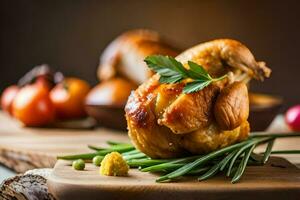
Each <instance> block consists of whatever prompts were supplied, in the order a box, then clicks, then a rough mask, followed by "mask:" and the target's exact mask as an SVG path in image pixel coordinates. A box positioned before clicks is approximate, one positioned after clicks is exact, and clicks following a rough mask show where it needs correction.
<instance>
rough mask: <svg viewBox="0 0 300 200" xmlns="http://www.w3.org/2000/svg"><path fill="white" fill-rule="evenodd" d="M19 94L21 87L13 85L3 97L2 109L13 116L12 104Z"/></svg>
mask: <svg viewBox="0 0 300 200" xmlns="http://www.w3.org/2000/svg"><path fill="white" fill-rule="evenodd" d="M18 92H19V87H18V86H16V85H11V86H9V87H7V88H6V89H5V90H4V91H3V93H2V95H1V107H2V109H3V110H4V111H5V112H7V113H9V114H10V115H12V103H13V100H14V99H15V97H16V95H17V93H18Z"/></svg>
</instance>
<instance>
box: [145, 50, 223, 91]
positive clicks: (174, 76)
mask: <svg viewBox="0 0 300 200" xmlns="http://www.w3.org/2000/svg"><path fill="white" fill-rule="evenodd" d="M145 62H146V64H147V65H148V67H149V68H150V69H151V70H153V71H155V72H156V73H158V74H159V75H160V79H159V81H160V82H161V83H166V84H173V83H179V82H181V81H183V80H184V79H187V78H189V79H192V81H191V82H188V83H187V84H186V85H185V87H184V88H183V93H192V92H198V91H200V90H202V89H203V88H205V87H207V86H208V85H210V84H211V83H212V82H216V81H219V80H222V79H224V78H225V77H226V75H224V76H222V77H219V78H216V79H214V78H212V77H211V76H210V75H209V74H208V72H207V71H206V70H205V69H204V68H203V67H202V66H201V65H198V64H197V63H194V62H192V61H188V65H189V69H186V68H185V67H184V66H183V64H182V63H180V62H178V61H177V60H176V59H175V58H173V57H170V56H162V55H152V56H148V57H146V58H145Z"/></svg>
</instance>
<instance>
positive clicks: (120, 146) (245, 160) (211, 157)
mask: <svg viewBox="0 0 300 200" xmlns="http://www.w3.org/2000/svg"><path fill="white" fill-rule="evenodd" d="M299 136H300V133H291V134H287V133H282V134H265V135H264V134H257V135H256V134H254V135H252V136H250V137H249V138H248V139H247V140H245V141H243V142H240V143H237V144H233V145H231V146H228V147H225V148H222V149H219V150H217V151H214V152H211V153H209V154H206V155H196V156H189V157H183V158H176V159H151V158H149V157H148V156H146V155H145V154H144V153H142V152H140V151H139V150H137V149H135V148H134V147H133V145H131V144H125V143H119V142H113V141H109V142H108V144H109V147H107V148H103V147H95V146H89V147H90V149H92V150H94V151H95V152H92V153H87V154H77V155H67V156H59V157H57V158H58V159H65V160H76V159H84V160H91V159H93V157H95V156H98V155H100V156H101V157H102V159H103V158H104V156H105V155H106V154H108V153H110V152H112V151H118V152H120V153H122V156H123V158H124V159H125V160H126V161H127V164H128V165H129V166H130V167H131V168H139V169H140V170H141V171H142V172H160V173H163V176H161V177H159V178H158V179H157V180H156V181H157V182H168V181H173V180H175V179H178V178H180V177H182V176H186V175H193V176H195V175H198V176H199V177H198V180H199V181H203V180H206V179H209V178H211V177H213V176H215V175H216V174H218V173H219V172H221V171H224V170H227V175H228V176H232V180H231V182H232V183H236V182H238V181H239V180H240V179H241V177H242V175H243V173H244V172H245V169H246V167H247V166H249V165H263V164H265V163H266V162H267V160H268V158H269V157H270V155H271V154H300V150H279V151H272V148H273V144H274V142H275V140H276V139H277V138H282V137H299ZM264 143H268V145H267V148H266V150H265V152H263V156H258V155H257V154H254V153H253V150H254V149H255V148H256V147H257V146H258V145H261V144H264Z"/></svg>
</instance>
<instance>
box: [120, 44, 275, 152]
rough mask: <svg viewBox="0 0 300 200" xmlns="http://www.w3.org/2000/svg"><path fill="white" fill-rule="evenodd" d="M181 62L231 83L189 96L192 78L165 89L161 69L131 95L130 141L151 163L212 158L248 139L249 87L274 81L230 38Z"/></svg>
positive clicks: (201, 47)
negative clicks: (211, 154)
mask: <svg viewBox="0 0 300 200" xmlns="http://www.w3.org/2000/svg"><path fill="white" fill-rule="evenodd" d="M176 60H177V61H179V62H180V63H182V65H183V66H184V67H185V68H186V69H189V68H190V67H191V64H190V62H193V63H194V64H196V65H197V64H198V65H201V66H202V67H203V70H202V69H201V71H204V70H206V72H205V73H208V76H209V77H210V78H211V80H217V79H218V77H220V76H223V77H224V76H226V78H224V79H222V80H220V81H218V82H209V83H210V84H207V85H206V87H203V89H201V90H197V91H196V90H195V91H194V92H192V93H184V92H183V91H185V87H186V86H187V85H188V84H189V83H190V82H191V78H190V77H189V78H185V79H184V80H182V81H181V82H176V83H172V84H165V83H162V82H164V81H162V79H161V77H162V74H163V75H166V74H167V73H165V71H163V72H162V71H159V70H157V72H159V73H158V74H155V75H154V76H152V77H151V78H150V80H148V81H146V82H145V83H144V84H142V85H141V86H140V87H139V88H138V89H137V90H136V91H135V92H134V93H132V94H131V96H130V97H129V100H128V102H127V105H126V108H125V111H126V119H127V124H128V129H129V136H130V137H131V139H132V141H133V143H134V144H135V145H136V147H137V148H138V149H139V150H141V151H142V152H144V153H145V154H147V155H148V156H150V157H152V158H169V157H177V156H182V155H184V154H186V153H193V154H203V153H208V152H211V151H214V150H217V149H220V148H222V147H225V146H228V145H231V144H233V143H236V142H239V141H241V140H244V139H246V138H247V137H248V134H249V131H250V128H249V123H248V121H247V118H248V115H249V98H248V89H247V86H246V83H247V82H248V81H249V80H250V79H251V78H255V79H257V80H263V79H264V78H266V77H269V75H270V72H271V70H270V69H269V68H268V67H266V66H265V63H264V62H257V61H256V60H255V59H254V56H253V55H252V53H251V52H250V51H249V49H248V48H247V47H246V46H244V45H243V44H241V43H240V42H238V41H235V40H230V39H220V40H214V41H210V42H206V43H203V44H199V45H197V46H195V47H193V48H191V49H188V50H186V51H185V52H183V53H181V54H180V55H179V56H177V57H176ZM174 62H176V61H172V60H171V62H170V63H173V64H174ZM165 63H167V62H165ZM165 63H164V64H163V65H162V66H161V67H165V66H164V65H167V64H165ZM152 64H153V63H152ZM201 66H200V67H201ZM200 67H199V69H198V70H200ZM194 70H196V71H197V69H194Z"/></svg>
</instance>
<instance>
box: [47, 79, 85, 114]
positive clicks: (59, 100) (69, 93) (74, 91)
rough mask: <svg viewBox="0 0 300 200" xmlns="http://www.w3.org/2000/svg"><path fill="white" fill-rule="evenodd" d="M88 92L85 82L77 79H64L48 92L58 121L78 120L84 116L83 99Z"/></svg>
mask: <svg viewBox="0 0 300 200" xmlns="http://www.w3.org/2000/svg"><path fill="white" fill-rule="evenodd" d="M89 90H90V86H89V84H88V83H87V82H85V81H83V80H80V79H78V78H66V79H65V80H64V81H63V82H61V83H59V84H57V85H56V86H55V87H54V88H53V89H52V90H51V92H50V98H51V101H52V102H53V104H54V107H55V110H56V115H57V117H58V118H59V119H73V118H80V117H84V116H85V115H86V113H85V110H84V101H85V97H86V95H87V94H88V92H89Z"/></svg>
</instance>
